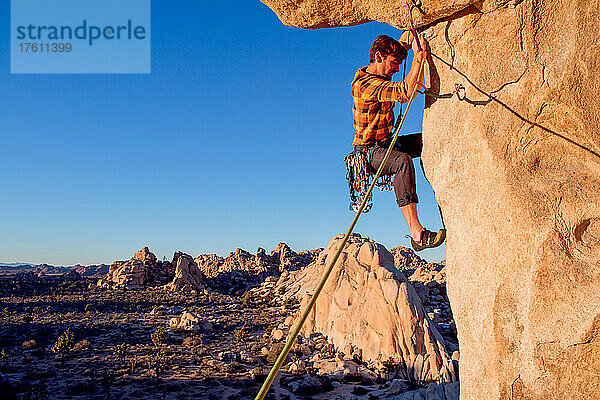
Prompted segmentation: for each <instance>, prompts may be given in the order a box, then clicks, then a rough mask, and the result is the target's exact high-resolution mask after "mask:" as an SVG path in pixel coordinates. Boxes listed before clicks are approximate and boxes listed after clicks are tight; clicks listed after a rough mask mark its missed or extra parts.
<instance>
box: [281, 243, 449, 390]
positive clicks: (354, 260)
mask: <svg viewBox="0 0 600 400" xmlns="http://www.w3.org/2000/svg"><path fill="white" fill-rule="evenodd" d="M342 239H343V235H339V236H336V237H335V238H333V239H332V240H331V242H329V245H328V246H327V248H326V249H325V250H324V251H322V252H321V254H320V255H319V258H318V259H317V260H316V261H315V262H314V263H312V264H311V265H309V266H308V267H306V268H304V269H303V270H301V271H298V273H297V274H294V275H293V278H291V277H290V279H289V280H288V282H283V281H282V282H281V287H288V289H289V290H290V294H292V293H293V294H294V295H295V296H296V297H299V298H303V300H302V304H301V306H300V310H303V309H304V308H305V306H306V304H307V303H308V300H309V299H310V296H309V295H306V296H305V295H304V294H305V293H306V294H310V295H312V293H313V292H314V289H315V287H316V286H317V283H318V282H319V280H320V278H321V275H322V273H323V270H324V269H325V268H326V266H327V265H328V262H329V260H331V258H333V256H334V254H335V252H336V251H337V249H338V247H339V245H340V244H341V242H342ZM278 285H279V283H278ZM302 333H303V335H304V336H305V337H309V336H310V335H311V334H313V333H322V334H324V335H325V336H327V337H328V338H329V340H330V341H331V342H332V343H333V344H334V345H335V346H336V347H338V348H346V347H349V346H352V347H354V348H357V349H360V353H361V357H362V359H364V360H380V361H385V360H388V359H393V360H395V361H396V362H398V363H400V364H402V365H404V366H405V368H406V371H405V372H406V376H407V378H408V379H410V380H411V381H414V382H432V381H438V382H452V381H454V380H456V374H455V371H454V366H453V363H452V360H451V359H450V357H448V356H447V354H446V349H445V347H444V340H443V339H442V337H441V335H440V334H439V332H438V331H437V329H436V326H435V323H433V322H432V321H431V320H430V319H429V317H428V316H427V314H426V312H425V310H424V308H423V306H422V304H421V301H420V299H419V296H418V294H417V292H416V291H415V290H414V288H413V287H412V285H411V284H410V283H409V282H408V281H407V280H406V277H405V276H404V275H403V274H402V272H400V270H398V269H397V268H396V267H394V258H393V256H392V255H391V254H390V252H388V251H387V250H386V249H385V247H383V246H382V245H380V244H377V243H374V242H371V241H369V239H366V238H361V237H360V236H359V235H357V234H354V235H352V237H351V238H350V240H349V241H348V244H347V245H346V247H345V248H344V251H343V252H342V254H341V255H340V258H339V260H338V262H337V264H336V266H335V267H334V270H333V272H332V274H331V275H330V277H329V280H328V281H327V283H326V284H325V287H324V288H323V291H322V292H321V294H320V295H319V298H318V299H317V302H316V303H315V307H314V308H313V310H312V311H311V313H310V315H309V317H308V319H307V320H306V322H305V323H304V325H303V328H302Z"/></svg>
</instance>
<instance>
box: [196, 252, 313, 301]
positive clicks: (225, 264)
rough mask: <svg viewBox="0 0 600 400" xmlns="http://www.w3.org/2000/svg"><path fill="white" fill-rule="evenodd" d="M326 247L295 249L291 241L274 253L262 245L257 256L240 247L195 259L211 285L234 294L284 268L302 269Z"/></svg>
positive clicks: (277, 273)
mask: <svg viewBox="0 0 600 400" xmlns="http://www.w3.org/2000/svg"><path fill="white" fill-rule="evenodd" d="M321 250H322V249H316V250H305V251H302V252H300V253H296V252H294V251H293V250H292V249H291V248H290V247H289V246H288V245H287V244H285V243H279V244H278V245H277V247H276V248H275V250H273V251H272V252H271V254H266V251H265V249H263V248H262V247H259V248H258V249H257V250H256V255H253V254H251V253H249V252H247V251H246V250H243V249H236V250H235V251H234V252H232V253H230V254H229V255H228V256H227V257H225V258H223V257H219V256H217V255H216V254H202V255H200V256H198V257H196V258H195V259H194V261H195V262H196V263H197V264H198V267H199V268H200V269H201V270H202V272H203V273H204V275H205V276H206V277H207V278H208V281H209V283H210V284H211V286H213V287H215V288H217V289H220V290H224V291H226V292H228V293H234V292H237V291H240V290H246V289H247V288H248V287H249V286H252V285H256V284H258V283H260V282H262V281H264V280H265V278H266V277H268V276H279V275H280V274H281V272H282V271H294V270H298V269H300V268H302V267H305V266H306V265H308V264H310V263H311V262H313V261H314V260H315V258H316V257H317V255H318V254H319V252H320V251H321Z"/></svg>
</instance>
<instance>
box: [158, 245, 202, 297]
mask: <svg viewBox="0 0 600 400" xmlns="http://www.w3.org/2000/svg"><path fill="white" fill-rule="evenodd" d="M173 264H175V276H174V277H173V280H172V281H171V282H169V283H168V284H167V286H166V288H167V289H169V290H201V289H204V287H205V284H204V276H203V274H202V271H201V270H200V269H199V268H198V265H197V264H196V263H195V262H194V260H193V259H192V257H191V256H189V255H187V254H185V253H182V252H180V251H178V252H176V253H175V255H174V256H173Z"/></svg>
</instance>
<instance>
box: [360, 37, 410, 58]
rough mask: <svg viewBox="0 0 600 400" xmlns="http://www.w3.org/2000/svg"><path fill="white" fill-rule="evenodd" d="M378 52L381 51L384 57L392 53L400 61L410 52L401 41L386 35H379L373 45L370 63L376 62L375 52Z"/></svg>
mask: <svg viewBox="0 0 600 400" xmlns="http://www.w3.org/2000/svg"><path fill="white" fill-rule="evenodd" d="M377 52H379V53H381V55H382V56H383V57H385V56H389V55H392V56H394V57H395V58H397V59H398V60H399V61H402V60H404V59H405V58H406V56H407V54H408V53H407V52H406V49H405V48H404V46H402V45H401V44H400V42H398V41H397V40H396V39H392V38H391V37H389V36H386V35H379V36H377V39H375V41H374V42H373V44H372V45H371V51H370V52H369V62H370V63H373V62H375V54H376V53H377Z"/></svg>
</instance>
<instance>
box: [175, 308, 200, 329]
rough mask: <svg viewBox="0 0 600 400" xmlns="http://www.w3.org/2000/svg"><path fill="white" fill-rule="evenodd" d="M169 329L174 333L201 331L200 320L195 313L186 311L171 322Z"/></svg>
mask: <svg viewBox="0 0 600 400" xmlns="http://www.w3.org/2000/svg"><path fill="white" fill-rule="evenodd" d="M169 329H171V330H172V331H174V332H176V331H197V330H200V318H199V317H198V316H197V315H196V314H194V313H191V312H189V311H185V312H184V313H183V314H181V315H180V316H179V317H175V318H171V319H170V320H169Z"/></svg>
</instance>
